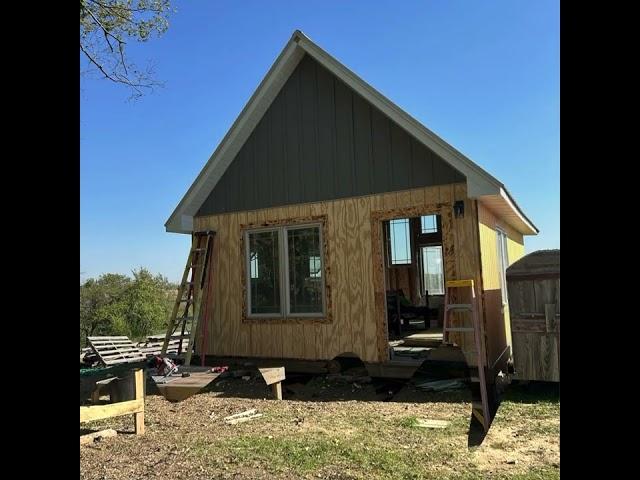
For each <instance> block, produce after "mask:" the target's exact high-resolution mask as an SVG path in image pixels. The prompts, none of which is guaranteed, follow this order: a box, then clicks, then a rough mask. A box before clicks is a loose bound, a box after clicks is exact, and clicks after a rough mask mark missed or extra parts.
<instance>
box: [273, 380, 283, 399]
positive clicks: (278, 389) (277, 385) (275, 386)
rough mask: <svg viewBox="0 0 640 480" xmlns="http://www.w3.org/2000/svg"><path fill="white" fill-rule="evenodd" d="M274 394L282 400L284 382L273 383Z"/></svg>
mask: <svg viewBox="0 0 640 480" xmlns="http://www.w3.org/2000/svg"><path fill="white" fill-rule="evenodd" d="M271 389H272V390H273V395H274V396H275V397H276V399H277V400H282V382H277V383H274V384H272V385H271Z"/></svg>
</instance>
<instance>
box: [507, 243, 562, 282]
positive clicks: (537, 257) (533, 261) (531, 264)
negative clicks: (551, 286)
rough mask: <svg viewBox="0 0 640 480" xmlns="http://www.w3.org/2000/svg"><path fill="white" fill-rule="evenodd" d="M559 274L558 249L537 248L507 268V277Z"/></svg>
mask: <svg viewBox="0 0 640 480" xmlns="http://www.w3.org/2000/svg"><path fill="white" fill-rule="evenodd" d="M538 275H540V276H543V275H544V276H546V275H558V276H559V275H560V249H556V250H537V251H535V252H532V253H530V254H528V255H525V256H524V257H522V258H521V259H520V260H518V261H517V262H515V263H514V264H513V265H511V266H510V267H509V268H507V277H508V278H513V277H522V276H527V277H534V276H538Z"/></svg>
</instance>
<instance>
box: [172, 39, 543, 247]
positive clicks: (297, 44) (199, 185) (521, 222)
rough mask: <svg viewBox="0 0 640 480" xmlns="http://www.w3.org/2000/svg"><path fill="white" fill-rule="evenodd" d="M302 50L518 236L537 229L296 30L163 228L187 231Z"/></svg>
mask: <svg viewBox="0 0 640 480" xmlns="http://www.w3.org/2000/svg"><path fill="white" fill-rule="evenodd" d="M305 54H307V55H310V56H311V57H313V58H314V59H315V60H316V61H318V62H319V63H320V64H322V65H323V66H324V67H325V68H327V69H328V70H329V71H330V72H332V73H333V74H334V75H336V76H337V77H338V78H340V79H341V80H342V81H343V82H345V83H346V84H347V85H348V86H350V87H351V88H352V89H354V90H355V91H356V92H357V93H358V94H360V95H361V96H362V97H363V98H364V99H365V100H367V101H369V102H370V103H371V104H372V105H374V106H375V107H377V108H378V109H380V110H381V111H382V112H383V113H384V114H386V115H387V116H388V117H389V118H390V119H392V120H393V121H395V122H396V123H397V124H398V125H400V126H401V127H402V128H404V129H405V130H406V131H407V132H408V133H409V134H411V135H412V136H414V137H415V138H416V139H417V140H418V141H420V142H422V143H423V144H424V145H425V146H427V147H428V148H430V149H431V150H432V151H433V152H435V153H436V154H437V155H439V156H440V157H441V158H442V159H443V160H445V161H446V162H448V163H449V164H450V165H451V166H452V167H454V168H455V169H456V170H458V171H459V172H461V173H462V174H463V175H464V176H465V177H466V180H467V195H468V196H469V197H470V198H477V199H478V200H479V201H481V202H482V203H483V204H485V205H486V206H487V208H489V209H490V210H492V211H493V212H494V213H495V214H496V215H498V216H499V217H500V218H503V219H504V220H505V221H506V222H507V223H509V224H510V225H511V226H512V227H514V228H515V229H516V230H517V231H519V232H520V233H522V234H524V235H535V234H537V233H538V229H537V228H536V226H535V225H533V223H532V222H531V221H530V220H529V219H528V218H527V216H526V215H525V214H524V212H523V211H522V210H521V209H520V208H519V207H518V205H517V204H516V202H515V200H514V199H513V197H511V195H510V194H509V192H507V190H506V188H505V186H504V185H503V184H502V183H501V182H500V181H499V180H497V179H496V178H494V177H493V176H491V175H490V174H489V173H488V172H486V171H485V170H484V169H482V168H481V167H480V166H478V165H477V164H476V163H474V162H473V161H471V160H470V159H469V158H467V157H466V156H465V155H463V154H462V153H461V152H459V151H458V150H456V149H455V148H454V147H452V146H451V145H449V144H448V143H447V142H445V141H444V140H443V139H442V138H440V137H439V136H437V135H436V134H435V133H433V132H432V131H431V130H429V129H427V128H426V127H425V126H424V125H422V124H421V123H419V122H418V121H417V120H415V119H414V118H413V117H411V116H410V115H409V114H407V113H406V112H405V111H404V110H402V109H401V108H400V107H398V106H397V105H395V104H394V103H393V102H391V101H390V100H389V99H387V98H386V97H385V96H383V95H382V94H381V93H380V92H378V91H377V90H375V89H374V88H373V87H371V86H370V85H369V84H367V83H366V82H365V81H364V80H362V79H361V78H360V77H358V76H357V75H356V74H355V73H353V72H352V71H351V70H349V69H348V68H347V67H345V66H344V65H343V64H341V63H340V62H338V61H337V60H336V59H335V58H333V57H332V56H331V55H329V54H328V53H327V52H326V51H324V50H323V49H322V48H320V47H319V46H318V45H316V44H315V43H314V42H312V41H311V40H310V39H309V38H308V37H307V36H306V35H304V34H303V33H302V32H301V31H299V30H296V31H295V32H294V33H293V35H292V37H291V39H290V40H289V42H288V43H287V44H286V46H285V47H284V49H283V50H282V52H281V53H280V55H279V56H278V58H277V59H276V61H275V63H274V64H273V65H272V67H271V69H270V70H269V72H268V73H267V75H266V76H265V77H264V79H263V80H262V82H261V83H260V85H259V86H258V88H257V89H256V91H255V92H254V93H253V95H252V96H251V98H250V99H249V102H248V103H247V104H246V105H245V107H244V109H243V110H242V112H241V113H240V115H239V116H238V118H237V119H236V121H235V122H234V123H233V125H232V126H231V128H230V130H229V131H228V132H227V134H226V135H225V137H224V138H223V139H222V141H221V142H220V144H219V145H218V147H217V148H216V150H215V151H214V152H213V154H212V155H211V157H210V158H209V161H208V162H207V163H206V165H205V166H204V168H203V169H202V171H201V172H200V174H199V175H198V177H197V178H196V180H195V181H194V182H193V184H192V185H191V187H190V188H189V190H188V191H187V193H186V194H185V195H184V197H183V198H182V200H181V201H180V203H179V204H178V206H177V207H176V208H175V210H174V211H173V213H172V214H171V216H170V217H169V219H168V220H167V222H166V223H165V227H166V229H167V231H169V232H179V233H190V232H191V231H192V230H193V216H194V215H195V214H196V212H197V211H198V209H199V208H200V206H201V205H202V203H203V202H204V201H205V200H206V198H207V197H208V195H209V193H210V192H211V191H212V190H213V188H214V187H215V185H216V184H217V183H218V181H219V180H220V178H221V177H222V175H223V174H224V172H225V171H226V169H227V168H228V167H229V165H230V164H231V162H232V161H233V159H234V158H235V156H236V154H237V153H238V151H239V150H240V148H241V147H242V145H243V144H244V142H245V141H246V140H247V138H248V137H249V135H250V134H251V132H252V131H253V129H254V128H255V126H256V125H257V123H258V122H259V121H260V119H261V118H262V116H263V115H264V113H265V112H266V110H267V109H268V108H269V106H270V105H271V102H272V101H273V99H274V98H275V97H276V96H277V94H278V92H279V91H280V89H281V88H282V87H283V85H284V84H285V82H286V81H287V79H288V78H289V76H290V75H291V73H292V72H293V70H294V69H295V67H296V66H297V65H298V63H299V62H300V60H301V59H302V57H303V56H304V55H305Z"/></svg>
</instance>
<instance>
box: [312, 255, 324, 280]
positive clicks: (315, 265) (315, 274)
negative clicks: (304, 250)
mask: <svg viewBox="0 0 640 480" xmlns="http://www.w3.org/2000/svg"><path fill="white" fill-rule="evenodd" d="M320 267H321V264H320V256H319V255H317V256H316V255H312V256H310V257H309V276H310V277H311V278H321V277H322V268H320Z"/></svg>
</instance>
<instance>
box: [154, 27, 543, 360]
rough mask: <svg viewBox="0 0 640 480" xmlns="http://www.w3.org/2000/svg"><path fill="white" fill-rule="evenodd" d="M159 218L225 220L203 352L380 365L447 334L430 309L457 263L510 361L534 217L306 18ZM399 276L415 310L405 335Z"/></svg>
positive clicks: (203, 226)
mask: <svg viewBox="0 0 640 480" xmlns="http://www.w3.org/2000/svg"><path fill="white" fill-rule="evenodd" d="M165 226H166V228H167V231H169V232H176V233H185V234H190V235H194V238H195V235H196V233H198V232H203V231H212V232H215V241H214V246H213V254H212V255H211V258H210V262H211V263H210V264H211V270H212V278H211V282H210V283H208V284H207V285H208V287H207V288H208V294H207V295H203V298H205V299H206V302H207V303H206V305H204V306H203V308H202V312H204V313H203V316H202V317H201V321H200V323H199V325H198V329H197V330H196V329H194V331H197V335H199V336H200V338H201V339H202V341H198V342H196V349H197V352H196V353H197V354H199V355H201V356H202V355H206V356H208V357H222V356H224V357H228V356H233V357H260V358H279V359H298V360H309V361H311V360H317V361H320V360H322V361H325V360H326V361H329V360H332V359H334V358H335V357H337V356H340V355H349V356H357V357H359V358H360V359H361V360H362V361H363V362H365V363H366V364H367V365H368V366H369V367H370V368H372V369H375V368H376V366H377V367H380V366H384V365H390V364H393V363H394V362H397V361H398V356H400V355H401V354H402V353H403V351H402V348H403V346H402V345H403V344H404V345H409V344H411V343H413V345H414V346H413V347H406V348H407V349H409V350H411V349H416V348H417V349H418V350H419V349H420V348H423V349H424V350H428V349H429V348H432V347H433V344H432V343H429V341H432V340H433V339H434V338H435V339H436V341H437V339H438V338H440V339H441V338H442V336H441V334H442V326H441V324H440V323H439V322H432V321H431V320H430V319H427V318H426V317H424V315H423V317H424V318H421V317H420V315H421V314H423V313H424V312H425V311H428V310H429V309H433V307H437V305H439V304H441V303H442V299H443V295H444V284H445V283H444V282H445V280H456V279H473V280H474V285H475V288H476V295H477V297H478V298H479V299H480V308H479V310H480V311H479V316H480V319H481V322H482V325H483V328H484V338H485V343H484V344H483V345H484V348H483V349H484V350H485V352H484V354H485V355H486V365H488V366H490V367H491V368H494V369H497V368H504V367H505V364H506V362H507V361H508V360H509V358H510V345H511V337H510V334H509V310H508V305H507V302H506V291H505V288H504V285H505V283H504V282H505V277H504V275H505V270H506V268H507V266H508V265H509V264H510V263H511V262H514V261H515V260H517V259H518V258H520V257H521V256H522V255H523V254H524V236H525V235H535V234H537V233H538V230H537V229H536V227H535V226H534V225H533V224H532V223H531V221H530V220H529V219H528V218H527V217H526V215H525V214H524V213H523V211H522V210H521V209H520V208H519V207H518V205H517V204H516V202H515V200H514V199H513V197H512V196H511V195H510V194H509V193H508V192H507V189H506V187H505V186H504V185H503V184H502V183H501V182H500V181H498V180H497V179H495V178H494V177H493V176H491V175H490V174H488V173H487V172H486V171H485V170H483V169H482V168H481V167H480V166H478V165H477V164H475V163H474V162H472V161H471V160H470V159H469V158H467V157H466V156H464V155H463V154H462V153H460V152H459V151H458V150H456V149H455V148H454V147H452V146H451V145H449V144H448V143H446V142H445V141H444V140H443V139H441V138H440V137H438V136H437V135H436V134H434V133H433V132H431V131H430V130H428V129H427V128H426V127H424V126H423V125H422V124H420V123H419V122H417V121H416V120H415V119H413V118H412V117H410V116H409V115H408V114H407V113H406V112H404V111H403V110H401V109H400V108H399V107H397V106H396V105H394V104H393V103H392V102H391V101H390V100H388V99H387V98H386V97H384V96H383V95H382V94H380V93H379V92H378V91H376V90H375V89H374V88H372V87H371V86H370V85H368V84H367V83H366V82H365V81H364V80H362V79H361V78H359V77H358V76H357V75H355V74H354V73H353V72H351V71H350V70H349V69H347V68H346V67H345V66H344V65H342V64H341V63H340V62H338V61H337V60H336V59H335V58H333V57H332V56H331V55H329V54H328V53H327V52H326V51H324V50H322V49H321V48H320V47H319V46H318V45H316V44H315V43H314V42H312V41H311V40H310V39H309V38H308V37H306V36H305V35H304V34H302V33H301V32H300V31H295V32H294V34H293V36H292V38H291V39H290V40H289V42H288V43H287V44H286V45H285V48H284V50H283V51H282V53H281V54H280V55H279V56H278V58H277V59H276V61H275V63H274V64H273V66H272V67H271V69H270V70H269V72H268V73H267V75H266V77H265V78H264V79H263V80H262V82H261V83H260V85H259V86H258V89H257V90H256V91H255V93H254V94H253V96H252V97H251V99H250V100H249V102H248V103H247V105H246V106H245V107H244V109H243V110H242V112H241V114H240V116H239V117H238V119H237V120H236V121H235V122H234V124H233V125H232V127H231V129H230V130H229V132H228V133H227V135H226V136H225V137H224V139H223V140H222V142H221V143H220V145H219V146H218V147H217V148H216V150H215V151H214V153H213V155H212V156H211V158H210V159H209V161H208V162H207V163H206V165H205V166H204V168H203V169H202V172H201V173H200V174H199V176H198V177H197V179H196V180H195V181H194V183H193V185H192V186H191V187H190V188H189V190H188V191H187V192H186V194H185V195H184V197H183V198H182V200H181V201H180V203H179V204H178V206H177V207H176V209H175V210H174V212H173V213H172V215H171V216H170V218H169V219H168V221H167V222H166V224H165ZM398 290H402V291H403V292H402V294H403V295H404V297H405V299H404V301H405V302H406V303H407V304H409V307H407V308H410V309H411V310H412V311H413V312H417V314H416V317H417V318H414V319H409V320H407V322H406V325H405V326H404V327H405V329H404V330H403V332H401V333H400V334H399V335H396V334H395V333H394V332H390V329H389V322H388V319H389V316H388V315H389V312H388V310H387V298H388V295H389V294H390V292H398ZM425 308H426V309H425ZM438 335H440V336H439V337H438ZM464 335H465V334H459V335H458V336H457V339H458V341H459V342H460V343H464V342H465V339H464ZM407 337H413V338H407ZM425 339H426V340H425ZM423 341H424V342H423ZM420 342H423V347H419V346H418V347H416V346H415V344H416V343H417V344H420ZM394 354H395V355H394ZM409 360H410V359H406V362H405V363H411V362H409ZM414 363H415V364H417V365H419V364H420V361H419V359H417V360H416V362H414Z"/></svg>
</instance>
